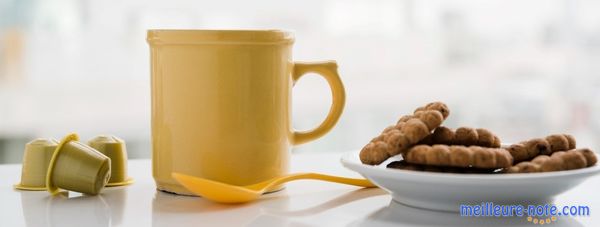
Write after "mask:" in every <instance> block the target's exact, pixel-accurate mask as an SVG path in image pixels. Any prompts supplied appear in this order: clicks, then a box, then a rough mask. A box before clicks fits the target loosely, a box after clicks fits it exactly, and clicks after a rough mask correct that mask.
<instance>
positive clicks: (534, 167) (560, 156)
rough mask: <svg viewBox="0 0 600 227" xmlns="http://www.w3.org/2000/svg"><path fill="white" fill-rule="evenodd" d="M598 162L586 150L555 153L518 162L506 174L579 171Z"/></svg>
mask: <svg viewBox="0 0 600 227" xmlns="http://www.w3.org/2000/svg"><path fill="white" fill-rule="evenodd" d="M597 162H598V160H597V158H596V155H595V154H594V152H593V151H591V150H590V149H587V148H580V149H571V150H568V151H557V152H554V153H552V154H551V155H550V156H548V155H538V156H537V157H535V158H534V159H533V160H531V161H525V162H520V163H518V164H516V165H514V166H512V167H510V168H508V169H506V172H507V173H535V172H553V171H562V170H572V169H581V168H586V167H590V166H593V165H595V164H596V163H597Z"/></svg>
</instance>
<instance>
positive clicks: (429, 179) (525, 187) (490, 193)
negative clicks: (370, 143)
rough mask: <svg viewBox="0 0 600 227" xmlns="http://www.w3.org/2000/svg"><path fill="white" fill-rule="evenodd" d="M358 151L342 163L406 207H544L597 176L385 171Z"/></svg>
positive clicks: (582, 172) (594, 170)
mask: <svg viewBox="0 0 600 227" xmlns="http://www.w3.org/2000/svg"><path fill="white" fill-rule="evenodd" d="M358 153H359V152H358V151H355V152H350V153H347V154H344V155H343V156H342V159H341V161H342V164H343V165H344V166H345V167H346V168H348V169H351V170H353V171H356V172H358V173H360V174H361V175H362V176H364V177H365V178H367V179H369V180H370V181H371V182H373V183H374V184H376V185H377V186H379V187H380V188H382V189H384V190H386V191H388V192H389V193H390V194H391V195H392V198H393V199H394V200H395V201H397V202H399V203H403V204H405V205H409V206H413V207H419V208H426V209H431V210H443V211H454V212H456V211H458V210H459V209H460V205H461V204H470V205H475V204H481V203H482V202H493V203H494V204H525V205H528V204H532V205H533V204H536V205H537V204H546V203H549V202H551V201H552V200H553V198H554V196H556V195H558V194H560V193H562V192H564V191H567V190H569V189H571V188H573V187H574V186H576V185H578V184H580V183H581V182H583V181H584V180H585V179H587V178H588V177H590V176H592V175H595V174H598V172H600V167H599V165H598V164H596V165H595V166H592V167H589V168H583V169H578V170H569V171H558V172H548V173H520V174H456V173H435V172H419V171H411V170H400V169H388V168H386V167H385V165H386V163H388V162H389V161H386V162H385V163H383V164H382V165H379V166H371V165H365V164H362V163H361V162H360V159H359V157H358Z"/></svg>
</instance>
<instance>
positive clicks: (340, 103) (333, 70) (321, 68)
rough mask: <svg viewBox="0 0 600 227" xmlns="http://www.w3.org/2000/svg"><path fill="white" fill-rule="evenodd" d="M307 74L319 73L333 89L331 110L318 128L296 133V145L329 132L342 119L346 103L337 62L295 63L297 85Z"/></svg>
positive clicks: (294, 79) (293, 75)
mask: <svg viewBox="0 0 600 227" xmlns="http://www.w3.org/2000/svg"><path fill="white" fill-rule="evenodd" d="M307 73H317V74H319V75H321V76H322V77H323V78H325V80H327V83H328V84H329V87H330V88H331V107H330V108H329V114H327V118H325V120H324V121H323V122H322V123H321V124H320V125H319V126H317V127H316V128H314V129H312V130H308V131H294V137H293V142H292V143H293V144H294V145H299V144H303V143H306V142H309V141H312V140H315V139H317V138H319V137H321V136H323V135H325V134H326V133H327V132H329V130H331V128H333V126H335V124H336V123H337V121H338V120H339V119H340V116H341V115H342V112H343V110H344V105H345V103H346V92H345V91H344V84H342V80H340V76H339V75H338V72H337V63H336V62H335V61H323V62H311V63H308V62H294V72H293V74H292V81H293V83H294V84H296V81H298V80H299V79H300V77H302V76H303V75H305V74H307Z"/></svg>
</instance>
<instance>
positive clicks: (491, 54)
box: [0, 0, 600, 163]
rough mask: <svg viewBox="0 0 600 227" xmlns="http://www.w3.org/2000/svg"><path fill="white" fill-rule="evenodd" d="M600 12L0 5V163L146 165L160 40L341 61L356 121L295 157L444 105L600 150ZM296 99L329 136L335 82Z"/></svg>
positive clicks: (298, 90) (551, 0)
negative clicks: (90, 159)
mask: <svg viewBox="0 0 600 227" xmlns="http://www.w3.org/2000/svg"><path fill="white" fill-rule="evenodd" d="M598 12H600V1H591V0H590V1H585V0H489V1H477V0H452V1H444V0H436V1H433V0H419V1H416V0H401V1H397V0H380V1H367V0H364V1H348V0H305V1H278V0H257V1H205V0H190V1H158V0H127V1H123V0H119V1H117V0H102V1H101V0H44V1H41V0H0V163H18V162H20V161H21V157H22V152H23V148H24V144H25V143H26V142H28V141H29V140H31V139H33V138H36V137H54V138H58V139H60V137H62V136H63V135H65V134H66V133H68V132H71V131H74V132H79V133H80V135H81V137H82V139H84V140H87V139H89V138H91V137H93V136H95V135H98V134H114V135H117V136H119V137H122V138H123V139H125V140H126V141H127V146H128V151H129V156H130V158H149V157H150V154H151V147H150V71H149V69H150V66H149V50H148V45H147V44H146V41H145V36H146V33H145V32H146V29H152V28H185V29H266V28H280V29H290V30H294V31H295V32H296V44H295V46H294V58H295V60H325V59H335V60H337V61H338V64H339V66H340V67H339V70H340V74H341V76H342V80H343V81H344V83H345V86H346V90H347V103H346V109H345V112H344V114H343V116H342V118H341V120H340V122H339V123H338V125H337V127H336V128H335V129H334V130H332V132H331V133H329V134H328V135H326V136H325V137H323V138H321V139H320V140H317V141H316V142H312V143H309V144H307V145H302V146H299V147H296V148H294V151H293V152H338V151H347V150H353V149H360V148H361V147H362V146H363V145H364V144H365V143H366V142H367V141H369V140H370V139H371V138H372V137H374V136H376V135H377V134H379V132H380V131H381V130H382V129H383V128H384V127H386V126H388V125H390V124H393V123H395V122H396V121H397V119H398V118H399V117H400V115H402V114H406V113H409V112H411V111H412V110H413V109H414V108H416V107H417V106H419V105H422V104H424V103H426V102H429V101H433V100H441V101H444V102H446V103H448V104H449V106H450V108H451V111H452V114H451V117H450V118H449V119H448V120H447V122H446V125H447V126H449V127H453V128H456V127H459V126H477V127H485V128H488V129H490V130H492V131H494V132H496V133H497V134H498V135H499V136H500V137H501V138H502V139H503V141H506V142H511V141H520V140H524V139H528V138H531V137H536V136H545V135H547V134H550V133H562V132H565V133H571V134H573V135H575V136H576V137H577V139H578V144H579V145H581V146H587V147H591V148H593V149H596V150H598V149H599V148H600V133H599V132H600V118H598V117H597V116H600V13H598ZM293 93H294V97H293V102H294V103H293V118H294V126H295V127H296V128H298V129H310V128H312V127H314V126H316V125H317V124H319V123H320V122H321V121H322V119H324V117H325V116H326V114H327V111H328V108H329V105H330V102H331V97H330V91H329V88H328V86H327V84H326V82H325V81H324V80H323V79H321V78H319V77H318V76H314V75H312V76H308V77H305V78H303V80H301V81H300V82H299V83H298V84H296V87H295V88H294V91H293Z"/></svg>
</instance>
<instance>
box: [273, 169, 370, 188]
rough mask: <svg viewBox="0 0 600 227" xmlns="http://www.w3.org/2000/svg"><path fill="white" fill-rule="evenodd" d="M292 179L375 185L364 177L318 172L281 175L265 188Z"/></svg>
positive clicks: (364, 185) (360, 185) (367, 186)
mask: <svg viewBox="0 0 600 227" xmlns="http://www.w3.org/2000/svg"><path fill="white" fill-rule="evenodd" d="M293 180H321V181H328V182H334V183H340V184H348V185H354V186H359V187H365V188H372V187H377V186H375V185H374V184H373V183H371V182H370V181H368V180H366V179H356V178H347V177H338V176H331V175H326V174H320V173H295V174H290V175H287V176H283V177H280V178H277V179H275V180H273V181H271V182H270V183H269V184H268V186H267V187H266V188H265V190H267V191H268V190H269V189H271V188H273V187H275V186H278V185H280V184H283V183H286V182H288V181H293Z"/></svg>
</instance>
